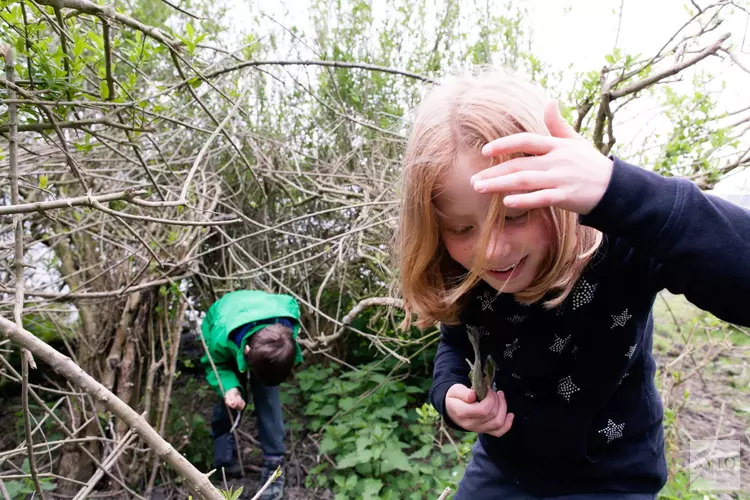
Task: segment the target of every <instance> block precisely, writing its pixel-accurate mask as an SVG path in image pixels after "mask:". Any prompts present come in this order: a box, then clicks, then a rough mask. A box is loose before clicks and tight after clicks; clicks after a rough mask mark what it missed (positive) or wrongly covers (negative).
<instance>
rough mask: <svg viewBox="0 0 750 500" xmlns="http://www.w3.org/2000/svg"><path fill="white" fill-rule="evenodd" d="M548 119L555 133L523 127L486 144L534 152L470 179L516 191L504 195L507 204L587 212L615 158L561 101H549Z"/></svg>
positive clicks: (478, 186)
mask: <svg viewBox="0 0 750 500" xmlns="http://www.w3.org/2000/svg"><path fill="white" fill-rule="evenodd" d="M544 122H545V124H546V125H547V128H548V129H549V132H550V134H552V136H551V137H550V136H545V135H539V134H533V133H526V132H524V133H519V134H513V135H509V136H506V137H502V138H500V139H496V140H494V141H492V142H490V143H488V144H486V145H485V146H484V147H483V148H482V154H483V155H484V156H490V157H493V156H505V155H509V154H513V153H526V154H530V155H534V156H525V157H519V158H514V159H511V160H508V161H505V162H503V163H500V164H498V165H495V166H494V167H490V168H488V169H485V170H482V171H481V172H479V173H477V174H476V175H474V176H473V177H472V178H471V184H472V185H473V186H474V190H475V191H477V192H479V193H510V192H514V193H515V194H509V195H507V196H505V198H504V203H505V205H506V206H508V207H512V208H517V209H525V210H528V209H532V208H542V207H550V206H556V207H559V208H562V209H563V210H569V211H571V212H577V213H579V214H587V213H589V212H590V211H591V210H593V209H594V207H595V206H596V205H597V204H598V203H599V201H600V200H601V199H602V197H603V196H604V192H605V191H606V190H607V186H608V185H609V180H610V178H611V177H612V160H611V159H609V158H608V157H606V156H604V155H603V154H601V153H600V152H599V151H597V150H596V149H595V148H594V147H593V146H592V145H591V144H590V143H589V142H588V141H587V140H586V139H584V138H583V137H581V136H580V135H578V133H577V132H576V131H575V130H574V129H573V127H571V126H570V125H569V124H568V123H567V122H566V121H565V119H564V118H563V117H562V115H561V114H560V110H559V109H558V107H557V102H556V101H551V102H550V103H549V104H547V107H546V108H545V110H544ZM519 192H520V193H519Z"/></svg>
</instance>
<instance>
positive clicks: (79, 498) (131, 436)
mask: <svg viewBox="0 0 750 500" xmlns="http://www.w3.org/2000/svg"><path fill="white" fill-rule="evenodd" d="M141 417H143V415H141ZM137 437H138V436H137V435H136V434H135V433H134V432H133V429H130V430H128V432H127V433H126V434H125V435H124V436H123V437H122V439H121V440H120V442H119V443H117V446H116V447H115V449H114V450H112V453H110V454H109V456H107V458H106V460H104V462H102V468H101V469H97V471H96V472H95V473H94V475H93V476H91V479H89V482H88V483H86V486H84V487H83V489H82V490H81V491H79V492H78V494H77V495H76V496H75V497H73V500H84V499H85V498H87V497H88V495H89V493H91V490H93V489H94V487H95V486H96V483H98V482H99V481H100V480H101V478H103V477H104V473H105V471H108V470H109V469H111V468H112V466H113V465H114V464H115V462H117V459H118V458H120V455H122V453H123V452H124V451H125V450H126V449H127V447H128V446H130V444H131V443H132V442H133V441H134V440H135V438H137Z"/></svg>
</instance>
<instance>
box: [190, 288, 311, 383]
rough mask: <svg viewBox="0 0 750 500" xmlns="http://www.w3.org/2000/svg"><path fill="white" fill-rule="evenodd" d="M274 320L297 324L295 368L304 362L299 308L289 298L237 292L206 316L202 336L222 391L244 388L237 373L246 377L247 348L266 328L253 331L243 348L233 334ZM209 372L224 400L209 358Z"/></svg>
mask: <svg viewBox="0 0 750 500" xmlns="http://www.w3.org/2000/svg"><path fill="white" fill-rule="evenodd" d="M273 318H291V319H293V320H294V321H293V323H294V325H295V326H294V334H293V338H294V347H295V349H296V357H295V360H294V361H295V364H296V363H300V362H302V349H300V346H299V343H298V342H297V335H298V334H299V318H300V312H299V304H298V303H297V301H296V300H295V299H294V298H293V297H291V296H289V295H281V294H272V293H266V292H262V291H259V290H237V291H234V292H230V293H228V294H226V295H224V296H223V297H222V298H221V299H219V300H217V301H216V302H214V303H213V304H212V305H211V307H210V308H209V309H208V312H207V313H206V317H205V318H204V319H203V323H202V324H201V332H202V334H203V338H204V339H205V340H206V346H207V347H208V352H209V353H211V358H212V359H213V361H214V365H215V366H216V371H217V372H218V375H219V380H221V387H223V389H224V391H228V390H229V389H232V388H234V387H242V384H240V381H239V380H238V379H237V374H236V372H237V371H239V372H240V373H245V372H246V371H247V369H248V366H247V363H246V361H245V356H244V354H243V353H244V352H245V345H246V344H247V341H248V339H249V338H250V336H251V335H252V334H254V333H255V332H257V331H258V330H260V329H261V328H263V327H264V326H266V325H263V324H260V325H257V327H253V328H252V329H251V330H250V331H249V332H248V333H247V335H245V337H244V338H243V339H242V345H241V346H238V345H237V344H236V343H235V342H234V340H232V339H231V338H230V337H229V334H230V333H231V332H232V330H234V329H235V328H238V327H240V326H242V325H245V324H247V323H251V322H253V321H262V320H266V319H273ZM201 363H203V365H204V367H205V369H206V379H207V380H208V383H209V385H211V387H213V388H214V390H215V391H216V392H217V393H218V394H219V395H220V396H222V397H223V396H224V394H223V393H222V391H221V388H220V387H219V382H218V380H217V379H216V373H214V370H213V368H212V367H211V362H210V361H209V360H208V355H205V354H204V355H203V357H202V358H201Z"/></svg>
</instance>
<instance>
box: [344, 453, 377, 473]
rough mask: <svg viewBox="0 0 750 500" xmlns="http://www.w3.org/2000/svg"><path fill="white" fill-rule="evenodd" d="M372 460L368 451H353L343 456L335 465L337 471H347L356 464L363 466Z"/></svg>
mask: <svg viewBox="0 0 750 500" xmlns="http://www.w3.org/2000/svg"><path fill="white" fill-rule="evenodd" d="M370 458H372V452H371V451H370V450H364V451H353V452H351V453H348V454H347V455H344V457H343V458H341V459H340V460H339V461H338V463H337V464H336V468H337V469H347V468H349V467H354V466H355V465H357V464H363V463H365V462H367V461H369V460H370Z"/></svg>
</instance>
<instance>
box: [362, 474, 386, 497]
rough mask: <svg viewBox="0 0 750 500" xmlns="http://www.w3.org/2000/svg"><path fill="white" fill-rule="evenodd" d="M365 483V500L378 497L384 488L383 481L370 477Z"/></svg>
mask: <svg viewBox="0 0 750 500" xmlns="http://www.w3.org/2000/svg"><path fill="white" fill-rule="evenodd" d="M363 483H364V488H363V491H362V498H363V499H365V500H369V499H375V498H378V493H380V490H381V489H382V488H383V481H381V480H380V479H373V478H371V477H368V478H367V479H365V480H364V481H363Z"/></svg>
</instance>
